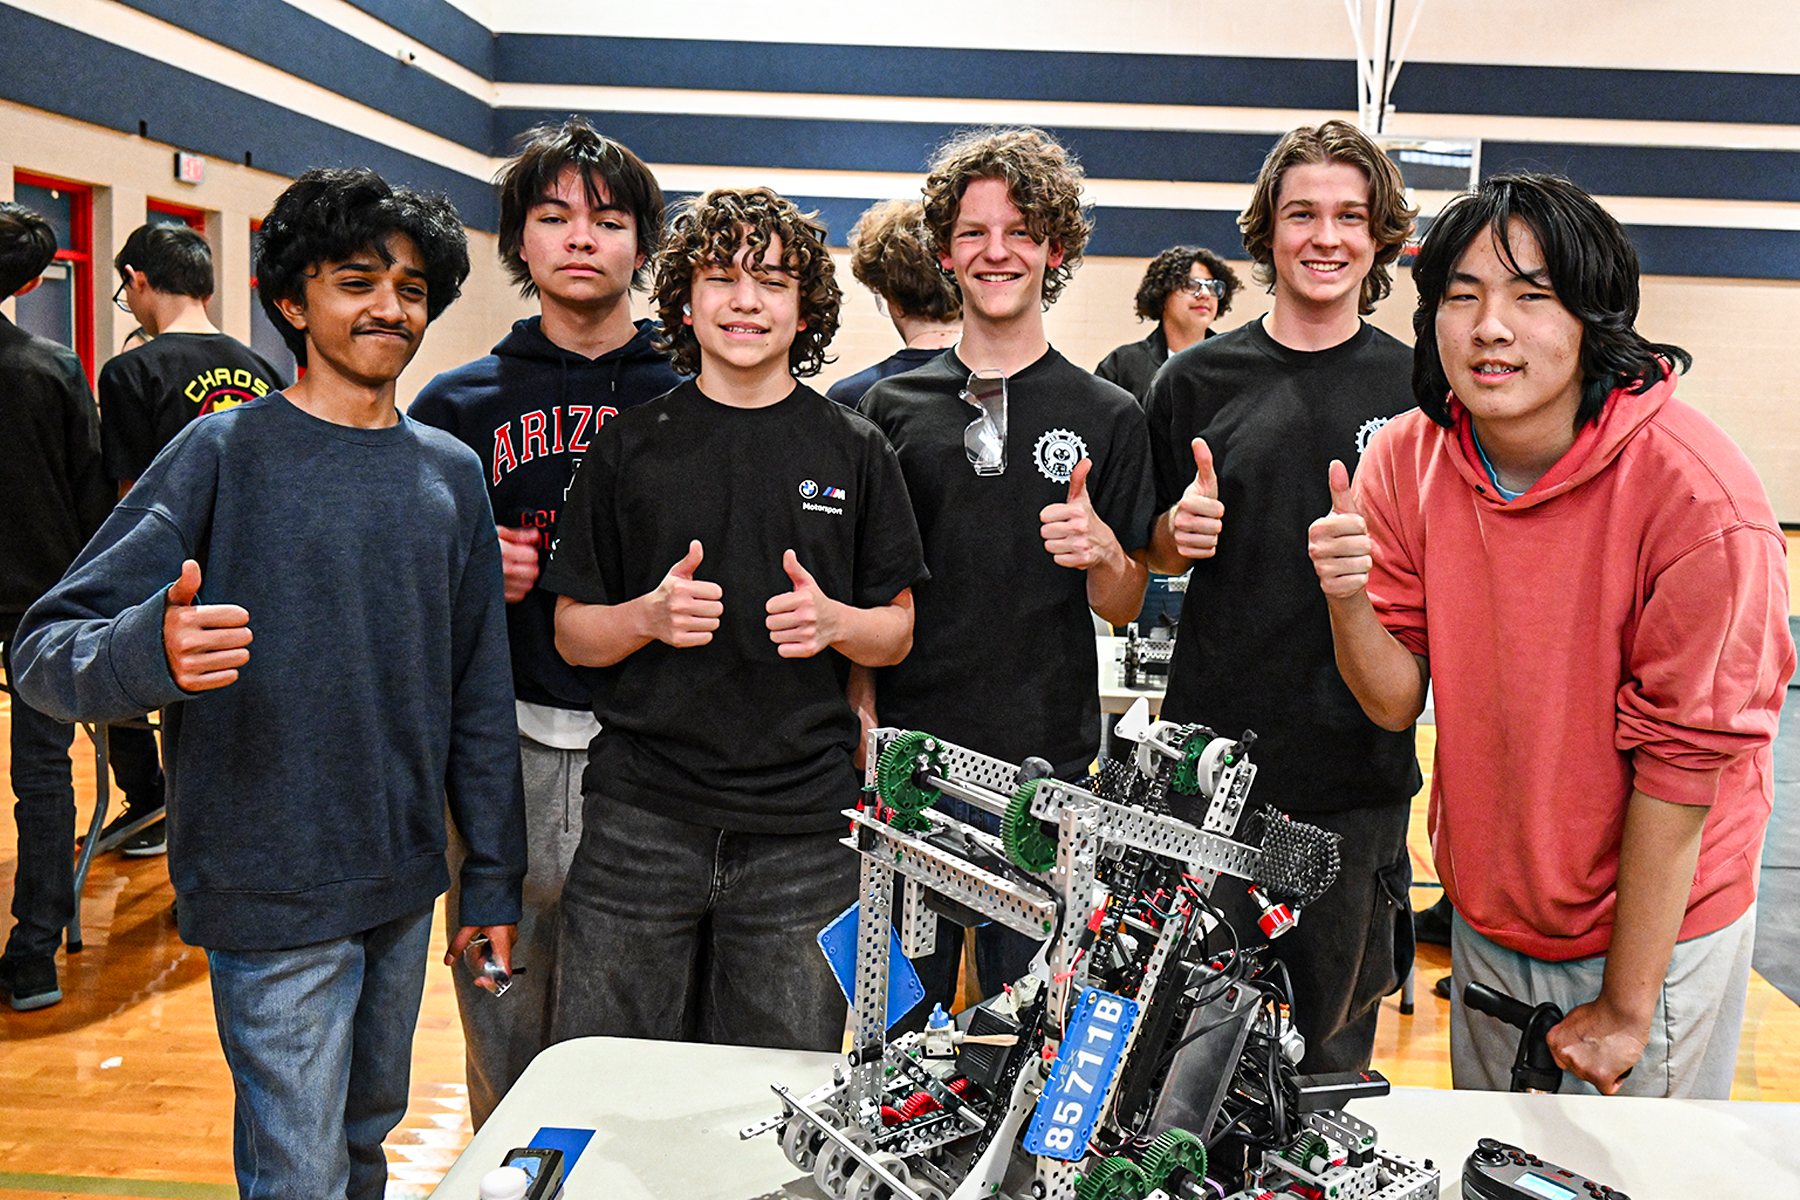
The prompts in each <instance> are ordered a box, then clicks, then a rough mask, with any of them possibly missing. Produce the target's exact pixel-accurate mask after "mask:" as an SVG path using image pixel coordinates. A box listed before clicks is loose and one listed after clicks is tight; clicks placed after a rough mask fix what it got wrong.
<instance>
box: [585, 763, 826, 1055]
mask: <svg viewBox="0 0 1800 1200" xmlns="http://www.w3.org/2000/svg"><path fill="white" fill-rule="evenodd" d="M582 822H583V824H582V831H581V845H580V847H579V848H578V849H577V850H576V851H575V861H574V862H573V863H572V864H571V865H570V867H569V877H568V879H567V880H566V881H565V882H564V884H563V894H562V917H563V932H562V946H561V948H560V951H559V953H558V956H557V982H556V1013H555V1017H554V1018H553V1020H552V1024H551V1035H552V1039H553V1040H555V1041H563V1040H565V1039H568V1038H572V1037H589V1036H608V1037H637V1038H660V1039H663V1040H667V1041H702V1042H719V1043H726V1044H730V1045H740V1046H775V1047H781V1048H784V1049H793V1050H829V1051H836V1050H839V1049H841V1048H842V1047H843V1038H844V1015H845V1003H844V993H843V991H842V990H841V989H840V988H839V987H838V983H837V979H836V978H835V977H834V976H833V975H832V973H831V968H830V966H829V965H828V964H827V963H826V961H825V954H824V952H823V951H822V950H820V949H819V944H818V940H817V939H818V934H819V930H821V929H823V928H824V927H825V926H826V925H827V924H829V923H830V922H831V920H832V918H834V917H836V916H837V915H838V914H839V913H841V912H843V911H844V910H845V909H847V908H849V907H850V905H851V904H853V903H854V902H855V900H856V892H857V872H858V869H859V865H860V860H859V858H858V857H857V855H856V853H855V852H854V851H852V850H849V849H847V848H845V847H844V846H842V845H839V844H838V843H839V839H840V838H841V837H842V836H843V835H842V833H841V832H839V831H838V830H836V829H833V830H831V831H829V832H825V833H807V834H756V833H738V832H735V831H732V830H727V829H719V828H716V827H713V826H708V825H693V824H689V823H688V822H686V821H677V820H674V819H673V818H670V817H665V816H661V815H659V814H657V813H653V812H650V811H648V810H646V809H642V808H638V807H636V806H635V805H631V804H626V803H623V802H622V801H618V800H613V799H611V798H609V797H606V796H602V795H599V794H596V793H593V792H590V793H588V795H587V802H586V806H585V811H584V814H583V817H582Z"/></svg>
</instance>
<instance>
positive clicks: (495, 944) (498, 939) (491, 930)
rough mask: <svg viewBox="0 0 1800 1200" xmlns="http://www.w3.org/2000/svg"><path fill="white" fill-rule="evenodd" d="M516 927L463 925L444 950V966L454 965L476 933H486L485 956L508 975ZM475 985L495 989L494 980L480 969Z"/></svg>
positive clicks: (510, 971)
mask: <svg viewBox="0 0 1800 1200" xmlns="http://www.w3.org/2000/svg"><path fill="white" fill-rule="evenodd" d="M518 928H519V927H518V926H517V925H486V926H482V925H464V926H463V927H462V928H461V929H459V930H457V931H456V936H455V937H453V938H451V939H450V947H449V949H447V950H446V951H445V952H444V965H445V966H446V967H448V966H454V965H455V963H456V959H457V957H458V956H459V955H460V954H462V952H463V951H464V950H467V949H468V948H469V943H470V942H472V941H474V940H475V937H476V935H478V934H486V935H487V940H488V954H487V956H488V957H489V958H491V959H493V960H494V961H495V962H497V963H499V964H500V966H501V968H502V969H503V970H504V971H505V972H506V973H507V974H508V975H510V974H512V947H513V937H514V935H515V934H516V933H517V932H518ZM475 986H476V987H478V988H481V989H483V990H485V991H489V992H491V991H494V990H495V985H494V981H493V980H491V979H489V978H488V977H487V976H485V975H483V974H482V973H481V972H480V971H477V972H475Z"/></svg>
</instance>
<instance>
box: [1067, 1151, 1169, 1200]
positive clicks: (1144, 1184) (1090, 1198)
mask: <svg viewBox="0 0 1800 1200" xmlns="http://www.w3.org/2000/svg"><path fill="white" fill-rule="evenodd" d="M1149 1194H1150V1180H1149V1179H1148V1178H1147V1177H1146V1176H1145V1175H1144V1170H1143V1168H1142V1167H1140V1166H1138V1165H1137V1164H1136V1163H1134V1162H1132V1161H1131V1160H1130V1159H1129V1158H1117V1157H1114V1158H1103V1159H1101V1160H1100V1161H1099V1162H1097V1163H1095V1164H1094V1166H1093V1167H1092V1168H1091V1169H1089V1170H1087V1171H1084V1172H1082V1174H1081V1178H1080V1180H1079V1181H1078V1182H1077V1183H1076V1184H1075V1195H1076V1197H1077V1200H1144V1197H1145V1196H1147V1195H1149Z"/></svg>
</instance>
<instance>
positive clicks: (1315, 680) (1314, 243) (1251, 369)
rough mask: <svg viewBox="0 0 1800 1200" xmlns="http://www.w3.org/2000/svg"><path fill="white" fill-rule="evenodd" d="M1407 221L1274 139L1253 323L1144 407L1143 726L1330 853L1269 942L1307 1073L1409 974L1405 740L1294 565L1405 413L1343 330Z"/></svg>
mask: <svg viewBox="0 0 1800 1200" xmlns="http://www.w3.org/2000/svg"><path fill="white" fill-rule="evenodd" d="M1412 218H1413V209H1412V208H1411V207H1410V206H1409V205H1408V204H1407V203H1406V195H1405V190H1404V188H1403V186H1402V184H1401V181H1400V173H1399V171H1398V170H1397V169H1396V168H1395V167H1394V165H1393V164H1392V163H1391V162H1389V161H1388V159H1387V157H1386V156H1385V155H1384V154H1383V153H1382V152H1381V149H1380V148H1379V147H1378V146H1376V145H1375V144H1374V143H1373V142H1371V141H1370V140H1369V139H1368V137H1366V136H1365V135H1364V134H1363V133H1362V131H1361V130H1359V129H1357V128H1356V127H1355V126H1353V125H1350V124H1348V123H1346V122H1343V121H1327V122H1325V123H1324V124H1322V125H1319V126H1317V127H1312V126H1303V127H1301V128H1299V129H1295V130H1292V131H1291V132H1289V133H1287V134H1285V135H1284V136H1283V137H1282V138H1281V139H1280V140H1279V141H1278V142H1277V143H1276V145H1275V146H1274V148H1273V149H1271V150H1270V151H1269V154H1268V157H1267V158H1266V159H1265V160H1264V162H1263V166H1262V171H1261V173H1260V174H1259V175H1258V177H1257V180H1256V186H1255V188H1254V190H1253V192H1252V195H1251V200H1250V204H1249V206H1248V207H1247V208H1246V209H1245V210H1244V212H1243V215H1242V216H1240V217H1239V218H1238V225H1239V227H1240V228H1241V229H1242V230H1243V234H1244V249H1245V250H1246V251H1248V252H1249V256H1250V258H1251V259H1252V260H1253V261H1254V262H1255V264H1256V265H1255V268H1254V274H1255V277H1256V279H1257V281H1258V282H1260V283H1262V284H1264V285H1266V286H1267V287H1268V288H1269V290H1270V291H1271V292H1273V293H1274V297H1275V302H1274V306H1273V308H1272V309H1271V310H1270V312H1269V314H1268V316H1266V317H1265V318H1263V319H1262V320H1261V321H1252V322H1250V323H1249V324H1247V325H1243V326H1240V327H1239V328H1237V329H1234V330H1232V331H1231V332H1229V333H1225V334H1221V335H1219V336H1218V337H1216V338H1208V339H1207V340H1206V341H1204V342H1201V343H1200V344H1199V345H1197V346H1191V347H1189V348H1188V349H1186V350H1183V351H1182V352H1181V353H1179V354H1176V355H1173V356H1171V357H1170V359H1169V361H1168V362H1167V363H1165V364H1164V365H1163V367H1162V369H1161V370H1160V371H1158V372H1157V375H1156V379H1155V381H1154V382H1153V383H1152V384H1151V386H1150V391H1149V396H1148V400H1147V403H1146V411H1147V413H1148V417H1149V421H1150V444H1151V449H1152V461H1153V463H1154V464H1155V470H1156V499H1157V505H1158V510H1159V511H1158V514H1157V517H1156V521H1155V526H1154V528H1153V530H1152V531H1151V543H1150V545H1151V555H1150V560H1149V561H1150V566H1151V569H1152V570H1155V571H1159V572H1165V573H1168V574H1175V573H1178V572H1181V571H1185V570H1188V569H1189V568H1190V567H1191V568H1192V571H1191V573H1190V574H1189V577H1188V589H1187V597H1186V599H1185V601H1184V602H1183V605H1182V614H1181V624H1180V626H1179V627H1178V632H1177V636H1176V638H1175V659H1174V662H1173V663H1172V664H1171V668H1170V675H1169V688H1168V695H1167V698H1166V699H1165V700H1164V702H1163V716H1164V718H1165V719H1167V720H1170V721H1181V722H1189V721H1197V722H1200V723H1201V724H1204V725H1208V726H1211V727H1212V728H1214V729H1217V730H1219V731H1221V732H1224V733H1230V734H1236V733H1239V732H1241V731H1242V730H1244V729H1254V730H1255V731H1256V732H1257V734H1258V735H1260V739H1261V740H1259V741H1258V742H1257V744H1256V761H1257V764H1258V766H1259V769H1260V774H1259V775H1258V776H1257V792H1258V793H1259V794H1261V795H1263V796H1264V797H1267V798H1269V799H1270V800H1272V801H1273V802H1274V803H1276V804H1278V805H1280V807H1281V808H1282V810H1283V811H1285V812H1289V813H1293V814H1295V815H1297V816H1300V817H1301V818H1302V819H1304V820H1306V821H1308V822H1310V823H1312V824H1315V825H1319V826H1322V827H1324V828H1326V829H1330V830H1332V831H1334V832H1336V833H1339V834H1341V835H1342V836H1343V842H1342V844H1341V850H1342V855H1343V867H1342V869H1341V871H1340V872H1339V874H1338V877H1337V882H1336V883H1334V884H1333V885H1332V886H1331V888H1330V890H1328V891H1327V892H1326V893H1325V895H1324V896H1323V897H1322V898H1321V899H1320V900H1319V901H1318V902H1317V903H1315V904H1312V905H1309V906H1308V907H1307V910H1306V919H1305V920H1303V921H1302V922H1301V923H1300V925H1299V927H1298V928H1297V929H1295V930H1294V931H1293V932H1291V933H1288V934H1286V935H1285V936H1283V937H1281V938H1280V939H1278V940H1277V941H1275V942H1274V943H1273V953H1274V955H1275V956H1276V957H1278V958H1280V959H1281V960H1282V961H1283V962H1285V963H1286V964H1287V968H1288V973H1289V976H1290V978H1291V979H1292V981H1293V990H1294V1012H1295V1018H1296V1021H1297V1023H1298V1026H1299V1029H1300V1032H1301V1034H1302V1035H1303V1036H1304V1037H1305V1038H1306V1043H1307V1045H1306V1057H1305V1059H1304V1060H1303V1061H1302V1063H1301V1070H1303V1071H1307V1072H1309V1073H1310V1072H1328V1071H1349V1070H1360V1069H1361V1068H1363V1067H1366V1066H1367V1065H1368V1063H1369V1055H1370V1052H1371V1050H1372V1049H1373V1046H1374V1039H1375V1019H1376V1014H1377V1011H1378V1008H1379V1002H1380V999H1381V997H1382V996H1383V995H1386V994H1387V993H1388V992H1390V991H1392V990H1393V989H1395V988H1397V987H1398V986H1399V985H1400V981H1401V980H1402V979H1404V978H1405V977H1406V973H1407V971H1408V970H1410V969H1411V963H1412V949H1413V940H1412V925H1411V916H1410V912H1411V907H1410V905H1409V903H1408V901H1407V889H1408V887H1409V886H1410V883H1411V879H1412V872H1411V867H1410V864H1409V862H1408V859H1407V851H1406V825H1407V819H1408V816H1409V814H1410V811H1411V809H1410V800H1411V797H1412V794H1413V793H1414V792H1415V791H1417V790H1418V788H1419V768H1418V763H1417V761H1416V760H1415V759H1414V757H1413V737H1412V729H1411V727H1410V725H1409V726H1407V727H1404V728H1403V729H1401V730H1400V731H1397V732H1389V731H1387V730H1384V729H1380V728H1377V727H1376V725H1375V724H1374V722H1372V721H1370V720H1369V719H1368V718H1367V717H1366V716H1364V715H1363V712H1362V710H1361V708H1359V707H1358V706H1357V703H1356V698H1355V697H1354V696H1352V695H1351V694H1350V690H1349V689H1348V688H1346V687H1345V686H1344V683H1343V680H1341V679H1340V678H1338V672H1337V665H1336V662H1335V660H1334V658H1333V655H1332V646H1331V625H1330V621H1329V620H1328V619H1327V615H1326V611H1325V601H1324V598H1323V597H1322V596H1320V595H1319V589H1318V585H1317V584H1316V582H1315V581H1314V579H1313V572H1312V567H1311V565H1310V564H1309V563H1308V561H1307V558H1306V555H1305V553H1304V544H1305V540H1306V529H1307V526H1308V525H1309V524H1310V523H1311V522H1312V519H1313V518H1314V517H1315V516H1317V515H1318V514H1319V513H1320V512H1321V511H1323V510H1324V509H1325V507H1326V506H1327V504H1328V503H1329V500H1330V498H1329V496H1327V494H1326V491H1325V484H1324V478H1325V464H1326V463H1327V462H1328V461H1330V460H1331V459H1332V458H1338V459H1342V460H1344V461H1345V462H1350V463H1354V462H1355V461H1356V459H1357V456H1358V455H1359V454H1361V452H1362V450H1363V447H1364V446H1366V445H1367V444H1368V439H1369V437H1370V435H1371V434H1373V433H1374V431H1375V430H1376V429H1378V428H1380V427H1381V426H1382V425H1383V424H1385V423H1386V422H1387V421H1388V419H1389V418H1391V417H1393V416H1394V415H1395V414H1397V413H1400V412H1404V411H1405V410H1406V409H1408V408H1411V407H1412V404H1413V401H1412V393H1411V388H1410V379H1411V375H1412V353H1411V351H1409V350H1408V349H1407V348H1406V346H1405V345H1404V344H1403V343H1401V342H1399V341H1397V340H1395V339H1394V338H1392V337H1389V336H1388V335H1387V334H1385V333H1382V332H1381V331H1380V330H1378V329H1376V328H1375V327H1374V326H1372V325H1370V324H1368V323H1367V322H1366V321H1364V320H1363V319H1362V318H1363V317H1364V316H1365V315H1366V314H1368V313H1371V312H1373V311H1374V309H1375V304H1376V302H1377V301H1378V300H1380V299H1381V298H1382V297H1383V296H1385V295H1387V293H1388V288H1389V278H1388V268H1389V267H1390V266H1391V265H1392V264H1393V262H1394V261H1395V259H1397V258H1398V257H1399V256H1400V250H1401V248H1402V247H1403V246H1404V245H1405V243H1406V238H1407V235H1408V234H1409V232H1410V231H1411V229H1412ZM1177 815H1180V816H1182V817H1184V818H1187V819H1196V820H1197V819H1198V818H1199V816H1200V813H1199V812H1197V811H1190V812H1180V811H1178V813H1177ZM1220 892H1221V895H1220V897H1219V899H1220V902H1221V904H1222V905H1223V906H1224V907H1225V910H1226V913H1227V915H1228V916H1229V917H1230V918H1231V921H1232V924H1233V925H1234V926H1235V927H1236V928H1237V929H1239V930H1245V929H1250V930H1254V929H1255V928H1256V926H1255V923H1254V918H1255V915H1256V911H1255V909H1254V908H1253V907H1252V906H1251V905H1250V903H1249V901H1248V899H1247V898H1246V897H1244V896H1243V895H1241V894H1240V893H1239V892H1237V891H1235V890H1231V889H1220Z"/></svg>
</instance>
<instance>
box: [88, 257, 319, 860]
mask: <svg viewBox="0 0 1800 1200" xmlns="http://www.w3.org/2000/svg"><path fill="white" fill-rule="evenodd" d="M113 266H114V267H115V268H116V269H117V270H118V272H119V280H120V282H119V289H118V291H117V293H115V295H114V296H113V300H114V302H115V303H117V304H118V305H119V307H120V308H123V309H124V310H125V311H127V312H129V313H130V314H131V315H132V316H133V317H134V318H136V320H137V322H138V324H139V325H140V326H141V327H142V328H143V330H144V332H146V333H148V334H149V335H150V337H151V338H152V339H153V340H152V341H151V342H149V343H148V344H147V345H143V346H140V347H138V348H137V349H134V350H129V351H127V352H125V353H123V354H118V355H115V356H114V357H113V358H111V359H109V360H108V361H107V363H106V365H105V366H103V367H101V368H100V386H99V392H100V416H101V424H100V450H101V458H102V460H103V461H104V462H105V464H106V473H107V474H108V475H109V476H111V477H112V478H113V479H114V480H116V481H117V483H118V485H119V495H120V497H121V498H122V497H123V496H124V495H125V493H126V492H128V491H130V490H131V485H132V484H133V483H135V482H136V481H137V478H138V476H140V475H142V474H143V473H144V468H146V467H148V466H149V465H150V460H151V459H153V458H155V457H156V456H157V454H158V453H159V452H160V451H161V450H162V448H163V447H164V446H166V445H168V443H169V439H170V438H172V437H174V436H175V435H176V434H178V433H180V432H181V431H182V429H183V428H185V427H186V426H187V423H188V422H189V421H192V420H193V419H194V418H196V417H204V416H206V415H207V414H208V413H214V412H221V411H223V410H225V409H227V408H231V407H233V406H235V405H238V404H242V403H243V402H244V401H246V400H254V399H256V398H257V397H258V396H262V395H266V394H267V393H269V392H272V391H280V390H281V389H282V388H283V387H286V386H287V381H286V380H284V379H282V377H281V375H280V373H279V372H277V371H276V370H275V368H274V367H271V366H270V365H269V364H268V363H267V362H266V361H265V360H264V359H263V358H262V356H261V355H259V354H257V353H256V352H255V351H254V350H252V349H250V347H248V346H246V345H244V344H243V343H242V342H240V341H238V340H237V339H236V338H234V337H230V336H227V335H226V334H223V333H220V332H219V330H218V329H217V328H216V327H215V326H214V325H213V323H212V321H211V320H210V319H209V318H208V317H207V315H206V302H207V301H208V300H209V299H211V298H212V294H213V263H212V249H211V247H209V246H208V245H207V244H206V239H205V238H204V237H202V236H201V235H200V233H199V232H198V231H197V230H193V229H190V228H188V227H187V226H186V225H160V224H158V225H140V226H138V227H137V228H136V229H134V230H132V231H131V236H130V237H128V238H126V239H125V244H124V245H123V246H121V247H120V248H119V253H118V254H117V255H116V256H115V257H114V258H113ZM110 751H111V759H112V766H113V773H114V774H115V775H116V776H118V779H119V788H120V790H121V791H123V792H124V793H125V810H124V811H123V812H121V813H120V814H119V816H118V817H117V818H116V819H115V820H114V821H113V822H111V824H109V825H108V826H107V828H106V829H105V830H103V831H102V832H101V837H102V838H104V837H105V836H106V835H107V834H108V833H110V832H111V831H112V830H113V829H121V828H124V827H125V826H126V825H128V824H131V823H133V822H136V821H138V820H139V819H141V818H142V817H144V816H146V815H147V814H149V813H151V812H154V811H155V810H157V809H159V808H161V807H162V803H163V781H162V771H161V769H160V768H159V767H158V766H157V761H156V741H155V735H153V734H152V733H150V732H149V731H148V730H146V729H140V728H133V727H131V726H123V727H120V728H117V729H114V730H113V731H112V736H111V745H110ZM167 847H168V837H167V834H166V833H165V831H164V826H163V822H161V821H156V822H153V823H152V824H150V825H147V826H145V827H144V828H143V829H140V830H138V831H137V832H136V833H134V834H132V835H131V836H130V837H128V838H126V839H125V841H124V843H123V844H122V845H121V846H120V850H121V851H122V852H123V853H125V854H126V855H128V856H131V857H144V856H147V855H154V854H161V853H163V852H164V851H165V850H166V849H167Z"/></svg>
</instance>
